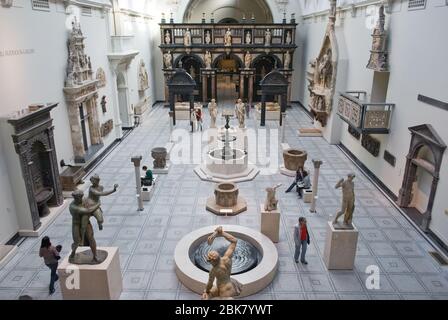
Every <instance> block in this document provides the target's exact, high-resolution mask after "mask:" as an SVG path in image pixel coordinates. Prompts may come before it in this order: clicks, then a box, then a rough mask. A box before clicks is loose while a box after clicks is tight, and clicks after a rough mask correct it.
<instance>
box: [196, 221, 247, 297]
mask: <svg viewBox="0 0 448 320" xmlns="http://www.w3.org/2000/svg"><path fill="white" fill-rule="evenodd" d="M217 237H224V238H225V239H226V240H227V241H229V242H230V245H229V247H228V248H227V250H226V252H225V253H224V255H223V256H222V257H221V256H220V255H219V253H218V252H216V251H210V252H209V253H208V255H207V261H208V262H209V263H210V264H211V265H212V269H211V270H210V273H209V277H208V282H207V286H206V287H205V290H204V293H203V294H202V299H204V300H207V299H213V298H218V299H219V298H232V297H236V296H239V295H240V293H241V289H242V285H241V283H239V282H238V281H237V280H236V279H233V278H231V277H230V274H231V271H232V256H233V253H234V251H235V248H236V244H237V241H238V240H237V239H236V238H235V237H234V236H232V235H231V234H228V233H227V232H224V231H223V230H222V227H218V228H216V229H215V232H213V233H212V234H211V235H210V236H209V237H208V240H207V242H208V244H209V245H211V244H212V243H213V241H214V240H215V239H216V238H217ZM215 279H216V285H214V282H215Z"/></svg>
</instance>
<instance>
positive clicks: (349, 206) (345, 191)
mask: <svg viewBox="0 0 448 320" xmlns="http://www.w3.org/2000/svg"><path fill="white" fill-rule="evenodd" d="M354 178H355V174H354V173H349V174H348V175H347V179H346V180H344V179H341V180H339V182H338V183H337V184H336V186H335V188H336V189H338V188H342V208H341V211H339V212H338V213H337V214H336V217H335V218H334V220H333V225H335V224H337V223H338V219H339V217H340V216H342V215H344V225H343V227H344V228H350V229H352V228H353V226H352V220H353V212H354V211H355V192H354V189H355V184H354V183H353V179H354Z"/></svg>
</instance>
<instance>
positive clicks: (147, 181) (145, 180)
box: [141, 166, 154, 186]
mask: <svg viewBox="0 0 448 320" xmlns="http://www.w3.org/2000/svg"><path fill="white" fill-rule="evenodd" d="M142 169H143V171H144V172H145V176H144V177H142V178H141V179H142V185H143V186H152V181H153V179H154V177H153V175H152V171H151V170H150V169H148V167H147V166H143V167H142Z"/></svg>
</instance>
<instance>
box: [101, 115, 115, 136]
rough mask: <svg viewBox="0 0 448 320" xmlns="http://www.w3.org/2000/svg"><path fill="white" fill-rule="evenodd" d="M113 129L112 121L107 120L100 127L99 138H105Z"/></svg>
mask: <svg viewBox="0 0 448 320" xmlns="http://www.w3.org/2000/svg"><path fill="white" fill-rule="evenodd" d="M113 128H114V120H112V119H109V120H107V121H106V122H105V123H103V124H102V125H101V136H102V137H103V138H104V137H105V136H107V135H108V134H109V133H110V132H111V131H112V129H113Z"/></svg>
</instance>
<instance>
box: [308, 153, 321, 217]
mask: <svg viewBox="0 0 448 320" xmlns="http://www.w3.org/2000/svg"><path fill="white" fill-rule="evenodd" d="M312 161H313V165H314V177H313V199H312V201H311V208H310V212H316V200H317V190H318V188H317V187H318V183H319V170H320V166H321V165H322V163H323V161H321V160H314V159H313V160H312Z"/></svg>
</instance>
